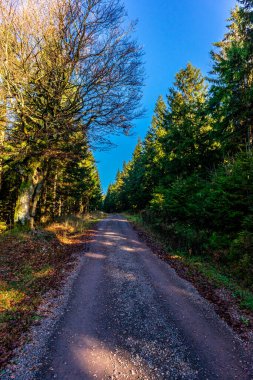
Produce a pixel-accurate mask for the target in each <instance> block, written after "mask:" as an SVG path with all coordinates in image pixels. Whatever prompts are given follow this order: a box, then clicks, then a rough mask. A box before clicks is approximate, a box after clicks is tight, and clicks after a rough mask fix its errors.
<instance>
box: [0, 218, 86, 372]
mask: <svg viewBox="0 0 253 380" xmlns="http://www.w3.org/2000/svg"><path fill="white" fill-rule="evenodd" d="M89 227H90V221H89V222H87V221H86V222H85V223H84V221H83V220H81V219H80V218H76V219H74V218H72V219H71V220H68V221H64V222H62V223H60V222H59V223H54V224H52V225H50V226H48V227H47V228H46V229H41V230H36V231H34V232H31V231H25V230H23V231H13V232H8V233H5V234H3V235H1V236H0V252H1V255H0V260H1V261H0V268H1V271H0V341H1V346H0V367H3V366H4V365H5V364H6V363H7V362H8V360H9V359H10V357H11V355H12V352H13V350H14V349H15V348H16V347H17V346H18V345H19V344H20V342H21V339H22V334H23V333H24V332H25V331H26V330H27V329H28V327H29V326H30V325H31V324H32V323H34V322H36V321H37V320H39V316H37V315H36V310H37V308H38V306H39V304H40V303H41V301H42V299H43V295H44V294H45V293H46V292H47V291H49V290H50V289H57V287H59V285H60V284H61V282H62V280H63V278H64V277H65V276H66V271H67V270H70V269H71V268H72V267H73V265H74V262H75V255H74V254H75V253H79V252H80V247H82V250H83V249H84V245H85V244H87V243H88V240H89V236H90V235H91V234H92V232H93V231H92V230H91V229H90V228H89Z"/></svg>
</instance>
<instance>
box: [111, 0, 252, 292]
mask: <svg viewBox="0 0 253 380" xmlns="http://www.w3.org/2000/svg"><path fill="white" fill-rule="evenodd" d="M239 3H240V4H239V5H238V6H237V7H236V8H235V9H233V10H232V12H231V17H230V19H229V25H228V29H227V33H226V35H225V36H224V39H223V40H222V41H221V42H218V43H216V44H214V49H213V51H212V53H211V57H212V62H213V68H212V72H211V73H210V78H209V83H208V82H206V80H205V79H204V78H203V76H202V74H201V72H200V70H198V69H197V68H195V67H194V66H193V65H191V64H188V65H187V66H186V67H185V68H184V69H182V70H180V71H179V72H178V73H177V75H176V78H175V83H174V85H173V87H171V88H170V89H169V91H168V95H167V99H166V101H164V100H163V99H162V98H161V97H160V98H159V99H158V101H157V104H156V107H155V114H154V117H153V121H152V125H151V127H150V128H149V130H148V133H147V135H146V138H145V139H144V141H143V142H139V143H138V145H137V148H136V150H135V152H134V155H133V158H132V160H131V161H130V162H129V163H127V164H125V165H124V168H123V170H122V171H121V172H119V173H118V176H117V178H116V182H115V183H114V184H113V185H111V186H110V187H109V190H108V194H107V196H106V198H105V208H106V209H107V210H109V211H113V210H117V211H125V210H131V211H141V215H142V217H143V218H144V220H145V221H146V222H147V223H149V224H151V225H152V226H153V228H155V229H157V230H159V232H160V233H162V234H163V236H164V238H165V239H166V240H167V242H168V244H169V245H170V246H171V248H172V249H173V248H174V249H182V250H184V251H185V252H191V253H192V252H194V253H195V254H202V255H209V256H210V257H212V258H213V260H218V261H220V262H223V263H224V262H225V263H226V265H229V266H230V268H231V269H232V271H234V272H236V274H237V275H238V276H239V277H240V278H241V279H242V280H243V281H244V283H246V284H247V285H251V286H253V280H252V278H253V277H252V273H253V216H252V215H253V208H252V201H253V198H252V197H253V182H252V179H253V172H252V167H253V156H252V144H253V132H252V127H253V82H252V80H253V60H252V57H253V34H252V30H253V2H252V1H246V0H241V1H240V2H239Z"/></svg>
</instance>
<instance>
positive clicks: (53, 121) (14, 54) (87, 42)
mask: <svg viewBox="0 0 253 380" xmlns="http://www.w3.org/2000/svg"><path fill="white" fill-rule="evenodd" d="M124 22H125V11H124V8H123V6H122V5H121V3H120V2H119V1H118V0H79V1H78V0H53V1H52V0H51V1H49V0H38V1H36V2H34V1H30V0H26V1H22V0H3V1H2V2H1V5H0V73H1V86H2V87H3V88H4V89H5V91H6V92H7V94H8V95H7V96H8V112H7V113H8V116H9V119H10V120H9V123H7V126H8V127H9V129H8V128H7V131H6V135H5V136H6V137H5V138H6V140H7V141H8V144H9V145H12V147H13V146H15V149H9V154H10V159H12V160H17V165H19V166H20V170H21V173H22V176H23V181H22V185H21V188H20V192H19V197H18V200H17V205H16V216H15V219H16V221H23V222H24V221H27V220H29V219H30V220H31V221H32V223H31V224H33V219H34V216H35V211H36V205H37V202H38V200H39V198H40V189H41V186H42V183H43V181H45V179H46V176H47V173H48V168H49V162H50V160H51V159H55V158H60V159H66V158H68V159H69V157H71V156H72V155H73V154H74V153H73V150H72V147H71V144H70V142H71V141H73V139H72V138H71V136H73V134H82V136H83V139H84V140H86V139H87V136H89V138H90V140H92V141H93V143H94V144H96V141H94V136H97V135H100V136H102V135H107V136H108V134H110V133H117V132H119V131H123V132H127V131H128V130H129V128H131V126H132V122H133V120H134V119H135V118H136V117H138V116H139V113H140V110H139V101H140V97H141V87H142V82H143V73H142V65H141V56H142V51H141V49H140V48H139V46H138V45H137V44H136V42H135V41H134V40H132V38H131V31H132V29H133V28H132V26H130V27H129V29H128V30H127V29H125V28H123V24H124ZM8 144H6V145H8ZM75 154H76V153H75Z"/></svg>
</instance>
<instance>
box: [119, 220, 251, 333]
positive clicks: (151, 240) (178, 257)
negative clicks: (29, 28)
mask: <svg viewBox="0 0 253 380" xmlns="http://www.w3.org/2000/svg"><path fill="white" fill-rule="evenodd" d="M125 216H126V217H127V219H128V220H129V221H130V222H131V223H132V224H133V226H134V227H135V229H136V230H137V232H138V234H139V235H140V237H141V238H143V239H144V240H145V242H146V243H147V244H148V245H149V246H150V247H151V249H153V251H155V252H156V253H157V254H158V255H159V256H160V257H161V258H162V259H164V260H166V261H167V262H169V264H170V265H171V266H172V267H173V268H174V269H175V270H176V271H177V272H178V274H179V275H180V276H181V277H183V278H185V279H187V280H189V281H191V282H192V283H194V285H195V286H196V288H197V289H198V290H199V291H200V293H201V294H202V295H203V296H204V297H205V298H207V299H208V300H210V301H211V302H213V303H214V304H215V306H216V307H215V308H216V311H217V312H218V314H220V315H221V316H222V317H223V318H224V319H225V320H226V321H227V322H228V323H229V324H230V325H231V326H232V327H233V328H234V329H235V330H237V331H238V332H240V333H242V334H244V335H245V336H246V335H247V333H248V332H249V331H246V330H250V329H252V328H253V293H252V291H251V290H250V289H247V288H244V287H242V286H240V284H239V283H238V281H237V280H236V278H234V277H233V276H232V275H231V274H230V273H229V272H228V269H227V268H226V266H225V265H224V264H223V265H222V264H221V263H215V262H213V261H212V260H211V258H210V257H207V256H195V255H193V254H191V255H189V253H186V252H180V251H177V252H171V249H170V247H169V246H168V244H167V243H166V239H165V238H164V237H163V236H162V235H161V234H159V232H158V231H156V230H154V229H153V228H152V226H150V225H147V224H146V223H145V222H144V221H143V219H142V217H141V215H138V214H137V215H136V214H128V213H126V214H125Z"/></svg>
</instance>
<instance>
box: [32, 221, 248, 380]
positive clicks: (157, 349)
mask: <svg viewBox="0 0 253 380" xmlns="http://www.w3.org/2000/svg"><path fill="white" fill-rule="evenodd" d="M249 367H250V364H249V363H247V358H246V354H244V351H243V347H242V346H241V344H240V341H239V340H237V338H236V337H234V335H233V333H232V332H231V330H230V328H229V327H227V325H226V324H225V323H224V322H223V321H222V320H221V319H220V318H219V317H218V316H217V315H216V314H215V312H214V311H213V309H212V307H211V306H210V304H209V303H208V302H207V301H206V300H204V299H203V298H202V297H201V296H200V295H199V294H198V292H197V291H196V290H195V288H194V287H193V286H192V285H191V284H189V283H188V282H187V281H185V280H183V279H181V278H180V277H179V276H178V275H177V274H176V273H175V272H174V270H173V269H172V268H170V266H169V265H168V264H166V263H165V262H163V261H161V260H160V259H159V258H158V257H157V256H156V255H155V254H154V253H152V252H151V251H150V249H149V248H147V246H146V245H145V244H144V243H143V242H141V241H140V240H139V238H138V236H137V234H136V232H135V231H134V230H133V228H132V227H131V225H130V224H129V223H128V222H127V221H126V219H124V218H123V217H122V216H120V215H113V216H110V217H108V218H107V219H105V220H103V221H101V222H100V223H99V225H98V228H97V231H96V234H95V235H94V237H93V241H92V242H91V244H90V248H89V250H88V252H86V253H85V260H84V264H83V266H82V269H81V272H80V274H79V276H78V278H77V280H76V282H75V284H74V287H73V289H72V294H71V297H70V301H69V304H68V307H67V310H66V312H65V313H64V316H63V317H62V319H61V321H60V322H59V324H58V327H57V331H56V332H55V334H54V336H53V337H52V339H51V341H50V344H49V348H48V353H47V355H46V357H45V359H44V366H43V369H42V371H41V372H40V374H39V376H38V379H40V380H42V379H43V380H47V379H55V378H57V379H60V380H65V379H68V380H81V379H82V380H86V379H87V380H89V379H99V380H102V379H120V380H121V379H133V380H134V379H141V380H144V379H148V380H152V379H170V380H173V379H201V380H204V379H209V380H211V379H219V380H222V379H227V380H233V379H239V380H243V379H253V375H252V373H251V374H250V370H249ZM247 368H248V370H247Z"/></svg>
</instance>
